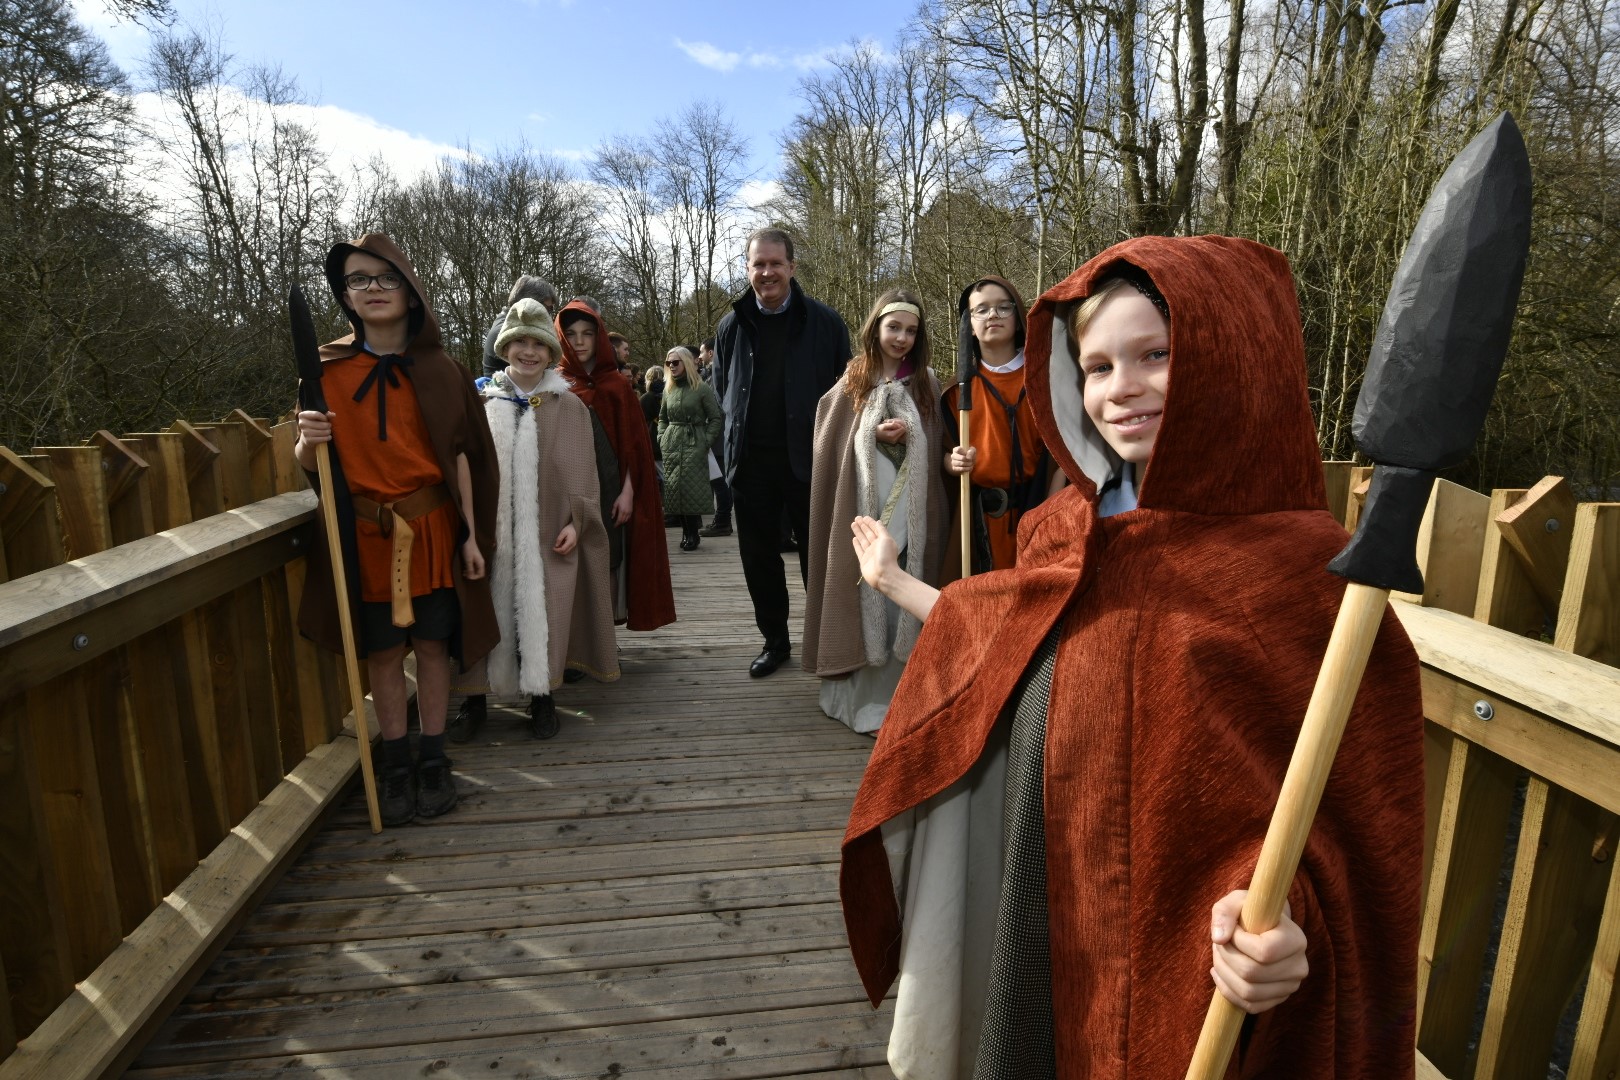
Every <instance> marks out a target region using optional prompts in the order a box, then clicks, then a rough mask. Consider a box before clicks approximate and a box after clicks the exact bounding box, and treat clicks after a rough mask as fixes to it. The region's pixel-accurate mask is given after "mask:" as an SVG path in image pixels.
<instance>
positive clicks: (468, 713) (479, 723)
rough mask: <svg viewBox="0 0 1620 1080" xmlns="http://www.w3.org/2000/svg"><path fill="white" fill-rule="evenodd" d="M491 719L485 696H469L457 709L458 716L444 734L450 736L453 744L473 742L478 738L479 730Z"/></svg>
mask: <svg viewBox="0 0 1620 1080" xmlns="http://www.w3.org/2000/svg"><path fill="white" fill-rule="evenodd" d="M488 718H489V706H488V704H487V703H486V702H485V700H484V695H483V694H468V695H467V696H466V697H465V698H463V699H462V701H461V706H460V707H459V708H457V709H456V715H455V716H452V717H451V718H450V723H449V724H448V725H447V726H446V727H445V729H444V733H445V734H446V735H448V736H450V741H451V742H453V743H467V742H472V741H473V739H475V738H477V737H478V729H479V728H481V727H483V726H484V721H485V720H487V719H488Z"/></svg>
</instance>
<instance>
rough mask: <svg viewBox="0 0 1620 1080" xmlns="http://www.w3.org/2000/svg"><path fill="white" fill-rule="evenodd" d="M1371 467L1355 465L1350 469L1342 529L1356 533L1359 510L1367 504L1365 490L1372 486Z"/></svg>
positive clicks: (1359, 517) (1359, 516) (1359, 518)
mask: <svg viewBox="0 0 1620 1080" xmlns="http://www.w3.org/2000/svg"><path fill="white" fill-rule="evenodd" d="M1372 474H1373V471H1372V466H1371V465H1355V466H1352V467H1351V469H1350V497H1349V499H1347V500H1346V501H1345V504H1344V527H1345V529H1347V530H1348V531H1350V532H1355V531H1356V523H1357V522H1359V521H1360V520H1361V508H1362V506H1363V505H1365V504H1366V502H1367V489H1368V488H1369V487H1370V486H1371V485H1372Z"/></svg>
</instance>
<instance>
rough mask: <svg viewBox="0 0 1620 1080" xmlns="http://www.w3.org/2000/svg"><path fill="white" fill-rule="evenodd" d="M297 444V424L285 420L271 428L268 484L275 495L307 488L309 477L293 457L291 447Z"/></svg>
mask: <svg viewBox="0 0 1620 1080" xmlns="http://www.w3.org/2000/svg"><path fill="white" fill-rule="evenodd" d="M297 442H298V424H297V423H296V422H295V421H292V420H287V421H284V422H282V423H279V424H276V425H275V426H273V427H271V429H270V483H271V488H272V490H273V492H274V493H275V494H277V495H281V494H284V493H286V492H288V491H302V490H304V489H305V488H307V487H309V477H308V476H306V475H305V474H304V470H303V468H302V467H301V466H300V465H299V464H298V459H297V458H295V457H294V456H293V447H294V446H295V445H296V444H297Z"/></svg>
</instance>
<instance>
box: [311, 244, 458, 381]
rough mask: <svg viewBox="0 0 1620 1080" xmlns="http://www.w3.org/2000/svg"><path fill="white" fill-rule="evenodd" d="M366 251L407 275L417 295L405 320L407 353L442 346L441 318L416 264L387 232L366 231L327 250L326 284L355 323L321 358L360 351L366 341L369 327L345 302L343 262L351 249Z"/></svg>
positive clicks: (408, 284)
mask: <svg viewBox="0 0 1620 1080" xmlns="http://www.w3.org/2000/svg"><path fill="white" fill-rule="evenodd" d="M356 251H363V252H365V253H366V254H367V255H373V256H375V257H377V258H379V259H382V260H383V261H384V262H387V263H388V264H389V265H391V266H392V267H393V268H394V269H395V270H398V271H399V272H400V273H401V274H403V275H404V276H405V282H406V284H407V286H409V288H410V290H411V291H412V292H413V293H414V294H415V295H416V307H414V308H412V309H411V314H410V316H409V319H408V321H407V323H406V329H407V333H408V335H409V337H408V339H407V343H406V346H405V352H406V353H407V355H411V356H415V355H418V354H420V353H422V352H424V351H426V350H430V349H441V348H442V347H443V343H442V342H441V340H440V337H439V320H438V318H437V317H436V316H435V315H434V314H433V308H432V307H431V306H430V305H429V304H428V300H427V293H426V292H424V291H423V290H422V282H421V280H420V279H419V278H418V277H417V276H416V268H415V267H414V266H412V265H411V261H410V260H409V259H407V258H406V257H405V253H404V252H403V251H401V250H400V249H399V245H398V244H396V243H394V241H393V240H391V239H390V238H389V237H388V234H387V233H380V232H371V233H366V234H365V235H364V236H361V237H359V238H357V239H355V240H351V241H350V242H349V243H347V244H333V245H332V250H331V251H329V252H327V253H326V266H325V273H326V284H327V287H328V288H330V289H331V290H332V295H333V297H335V298H336V299H337V302H338V307H340V308H342V309H343V314H345V315H347V316H348V318H349V325H350V326H352V327H354V333H352V334H348V335H346V336H344V337H340V338H338V339H337V340H336V341H333V342H330V343H328V344H326V345H322V346H321V359H322V360H337V359H341V358H342V357H345V356H353V355H354V354H355V353H357V352H359V351H360V346H361V344H362V343H363V342H364V341H365V334H366V327H365V324H364V323H362V322H361V321H360V316H359V315H357V314H355V313H354V312H353V311H351V310H349V307H348V305H346V304H345V303H344V302H343V293H344V287H343V263H344V260H346V259H347V258H348V257H349V255H350V254H351V253H352V252H356Z"/></svg>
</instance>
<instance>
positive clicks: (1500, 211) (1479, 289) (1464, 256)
mask: <svg viewBox="0 0 1620 1080" xmlns="http://www.w3.org/2000/svg"><path fill="white" fill-rule="evenodd" d="M1529 250H1530V159H1529V156H1528V155H1527V154H1526V153H1525V148H1524V138H1523V136H1521V135H1520V134H1519V127H1518V125H1517V124H1516V123H1514V121H1513V116H1512V114H1510V113H1505V112H1504V113H1503V114H1502V115H1501V116H1498V117H1497V118H1496V120H1495V121H1493V122H1492V123H1491V125H1490V126H1489V127H1487V128H1486V129H1485V130H1484V131H1482V132H1480V133H1479V135H1477V136H1476V137H1475V138H1474V140H1473V141H1472V142H1470V143H1469V144H1468V145H1467V146H1466V147H1464V148H1463V151H1462V153H1460V154H1458V155H1457V157H1456V159H1455V160H1453V161H1452V163H1451V166H1450V168H1448V169H1446V171H1445V174H1444V175H1443V176H1441V177H1440V181H1439V183H1437V184H1436V185H1435V187H1434V191H1433V193H1431V194H1430V196H1429V201H1428V203H1427V204H1426V205H1425V206H1424V207H1423V213H1422V214H1421V215H1419V217H1418V222H1417V227H1416V228H1415V229H1413V231H1412V238H1411V240H1409V241H1408V242H1407V245H1406V251H1405V253H1404V254H1402V256H1401V263H1400V267H1399V268H1398V269H1397V270H1396V271H1395V281H1394V283H1393V284H1392V285H1391V286H1390V290H1389V299H1388V300H1387V301H1386V302H1385V304H1384V315H1383V318H1382V319H1381V320H1380V321H1379V324H1378V330H1377V333H1376V334H1375V335H1374V337H1373V347H1372V353H1371V355H1370V356H1369V358H1368V360H1367V373H1366V375H1365V377H1364V378H1363V379H1362V383H1361V395H1360V397H1359V398H1358V399H1357V400H1356V413H1355V423H1354V426H1353V431H1354V433H1355V437H1356V446H1357V447H1359V448H1360V450H1361V452H1362V453H1363V454H1365V455H1367V457H1369V458H1371V459H1372V460H1373V462H1374V463H1375V464H1376V466H1377V468H1376V470H1375V472H1374V475H1373V483H1372V487H1371V489H1370V490H1369V491H1368V496H1367V503H1366V505H1365V507H1364V508H1363V510H1362V515H1361V519H1360V527H1359V528H1358V530H1357V532H1356V535H1355V537H1354V538H1352V539H1351V541H1350V545H1349V546H1348V547H1346V548H1345V549H1344V551H1342V552H1340V553H1339V555H1338V557H1337V558H1335V559H1334V560H1333V562H1332V563H1330V564H1329V566H1328V569H1330V570H1332V571H1333V572H1335V573H1337V574H1341V575H1343V576H1344V577H1347V578H1350V579H1351V580H1353V581H1360V582H1363V583H1365V584H1368V585H1375V586H1378V587H1381V588H1394V589H1400V590H1402V591H1406V592H1422V591H1423V575H1422V574H1421V573H1420V572H1419V570H1418V568H1417V564H1416V560H1415V557H1414V550H1413V549H1414V548H1415V546H1416V539H1417V531H1418V526H1419V525H1420V524H1421V522H1422V519H1423V511H1424V508H1425V506H1426V505H1427V503H1428V497H1429V489H1430V487H1431V486H1432V484H1433V473H1434V472H1435V471H1437V470H1439V469H1444V468H1447V467H1448V466H1451V465H1455V464H1457V463H1458V462H1460V461H1462V460H1463V459H1464V458H1465V457H1467V456H1468V454H1469V452H1470V451H1471V450H1472V449H1473V446H1474V440H1475V439H1476V438H1477V437H1478V435H1479V429H1480V427H1481V426H1483V425H1484V423H1485V414H1486V412H1487V411H1488V410H1489V409H1490V405H1491V396H1492V395H1493V394H1494V393H1495V392H1496V380H1497V376H1498V375H1500V374H1501V371H1502V361H1503V360H1504V359H1505V358H1506V356H1507V347H1508V339H1509V336H1510V334H1511V332H1512V329H1513V313H1514V310H1515V308H1516V307H1517V306H1518V301H1519V286H1520V285H1521V284H1522V283H1523V281H1524V264H1525V259H1526V257H1527V256H1528V254H1529Z"/></svg>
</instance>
